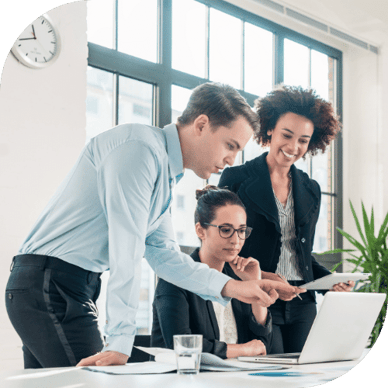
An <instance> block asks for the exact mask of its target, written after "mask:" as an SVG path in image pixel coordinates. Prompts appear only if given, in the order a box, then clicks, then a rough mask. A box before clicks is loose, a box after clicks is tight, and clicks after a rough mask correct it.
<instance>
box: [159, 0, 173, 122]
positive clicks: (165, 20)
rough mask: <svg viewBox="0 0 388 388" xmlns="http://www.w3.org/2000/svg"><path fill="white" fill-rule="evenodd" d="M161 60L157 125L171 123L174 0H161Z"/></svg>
mask: <svg viewBox="0 0 388 388" xmlns="http://www.w3.org/2000/svg"><path fill="white" fill-rule="evenodd" d="M159 20H160V21H159V48H158V50H159V52H160V55H159V60H160V62H161V63H160V65H161V73H160V74H159V77H158V78H159V79H158V82H157V84H156V86H155V96H156V101H155V107H156V111H155V117H156V122H155V125H156V126H159V127H164V126H165V125H167V124H169V123H171V85H172V74H171V73H172V69H171V67H172V0H159Z"/></svg>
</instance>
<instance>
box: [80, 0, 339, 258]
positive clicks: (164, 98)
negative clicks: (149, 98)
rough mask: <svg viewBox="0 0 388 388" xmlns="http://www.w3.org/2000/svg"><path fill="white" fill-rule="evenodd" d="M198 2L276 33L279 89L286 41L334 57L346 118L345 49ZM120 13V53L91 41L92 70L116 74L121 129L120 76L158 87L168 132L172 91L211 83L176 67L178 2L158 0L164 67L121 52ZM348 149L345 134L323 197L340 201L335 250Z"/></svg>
mask: <svg viewBox="0 0 388 388" xmlns="http://www.w3.org/2000/svg"><path fill="white" fill-rule="evenodd" d="M196 1H198V2H199V3H202V4H204V5H205V6H208V7H212V8H215V9H217V10H219V11H222V12H225V13H227V14H229V15H232V16H234V17H237V18H239V19H241V20H242V21H243V22H248V23H251V24H253V25H255V26H257V27H260V28H264V29H266V30H268V31H270V32H272V33H273V34H274V39H273V45H274V50H273V53H274V58H273V64H274V77H273V78H274V80H273V83H274V85H273V86H275V85H279V84H281V83H283V80H284V39H291V40H293V41H295V42H297V43H300V44H303V45H304V46H307V47H308V48H309V49H310V50H311V49H313V50H316V51H319V52H321V53H324V54H326V55H328V56H330V57H332V58H334V59H335V60H336V66H335V71H334V73H335V78H336V79H335V87H336V90H335V101H334V105H335V108H336V112H337V114H338V115H339V117H342V52H341V51H340V50H338V49H335V48H333V47H330V46H328V45H326V44H324V43H322V42H319V41H317V40H315V39H312V38H310V37H307V36H305V35H303V34H300V33H298V32H296V31H293V30H291V29H289V28H287V27H284V26H281V25H279V24H277V23H275V22H273V21H270V20H268V19H265V18H263V17H261V16H258V15H256V14H253V13H251V12H249V11H246V10H243V9H241V8H239V7H237V6H235V5H233V4H230V3H227V2H225V1H223V0H196ZM115 10H116V12H115V23H114V28H115V34H114V36H115V38H114V39H115V42H114V44H113V47H114V49H110V48H107V47H103V46H100V45H98V44H95V43H91V42H88V49H89V56H88V65H89V66H91V67H95V68H98V69H101V70H105V71H108V72H111V73H113V76H114V85H115V88H114V90H113V107H114V108H113V109H114V112H113V117H114V123H115V124H117V120H118V87H117V86H118V77H119V76H125V77H130V78H133V79H137V80H139V81H143V82H148V83H151V84H153V86H154V88H153V89H154V96H153V97H154V98H153V101H154V104H153V123H154V125H156V126H158V127H164V126H165V125H167V124H169V123H171V112H172V110H171V86H172V85H173V84H174V85H177V86H181V87H183V88H187V89H193V88H194V87H196V86H198V85H200V84H202V83H205V82H208V81H209V79H207V78H201V77H197V76H195V75H191V74H187V73H184V72H181V71H179V70H175V69H173V68H172V0H158V16H159V17H158V20H159V23H158V55H157V58H158V63H154V62H150V61H147V60H143V59H140V58H137V57H134V56H131V55H129V54H125V53H122V52H119V51H117V31H118V29H117V19H118V18H117V11H118V0H116V3H115ZM241 60H242V61H244V56H242V58H241ZM242 68H244V63H242ZM239 92H240V93H241V95H242V96H244V97H245V98H246V100H247V102H248V103H249V104H250V105H251V106H253V103H254V100H255V99H256V98H257V96H256V95H253V94H251V93H247V92H245V91H243V90H239ZM342 147H343V146H342V134H341V132H340V133H339V134H338V136H337V138H336V140H335V141H334V143H333V159H334V166H333V189H332V190H333V193H323V195H330V196H332V197H334V198H333V199H334V201H333V202H334V204H333V225H332V229H334V230H333V231H332V238H333V247H331V248H334V247H335V248H341V247H342V244H343V239H342V235H341V234H340V233H339V232H338V231H337V230H336V227H340V228H342V225H343V219H342V209H343V182H342V171H343V165H342ZM329 248H330V247H329ZM339 260H340V258H338V260H337V261H339ZM320 261H321V262H325V261H326V258H325V257H323V256H321V257H320Z"/></svg>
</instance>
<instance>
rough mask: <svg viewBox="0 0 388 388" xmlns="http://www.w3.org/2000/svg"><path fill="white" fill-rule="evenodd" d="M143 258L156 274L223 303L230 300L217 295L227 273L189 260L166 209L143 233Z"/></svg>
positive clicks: (204, 296)
mask: <svg viewBox="0 0 388 388" xmlns="http://www.w3.org/2000/svg"><path fill="white" fill-rule="evenodd" d="M145 258H146V260H147V261H148V263H149V264H150V266H151V268H152V269H153V270H154V271H155V272H156V274H157V275H158V276H159V277H161V278H162V279H164V280H166V281H167V282H169V283H172V284H175V285H176V286H178V287H180V288H183V289H185V290H188V291H191V292H193V293H195V294H197V295H199V296H200V297H201V298H203V299H209V300H213V301H217V302H219V303H221V304H223V305H226V304H227V303H228V301H229V300H230V298H224V297H223V296H222V295H221V291H222V289H223V288H224V286H225V284H226V283H227V282H228V281H229V280H230V277H229V276H227V275H225V274H223V273H221V272H218V271H216V270H215V269H210V268H209V266H208V265H206V264H202V263H197V262H195V261H193V259H192V258H191V257H190V256H189V255H186V254H185V253H183V252H181V251H180V249H179V246H178V244H177V243H176V242H175V239H174V232H173V227H172V222H171V214H170V212H166V213H165V215H164V216H163V219H162V221H161V223H160V225H159V227H158V229H157V230H155V231H154V232H153V233H152V234H151V235H149V236H148V237H147V239H146V251H145Z"/></svg>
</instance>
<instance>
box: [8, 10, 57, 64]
mask: <svg viewBox="0 0 388 388" xmlns="http://www.w3.org/2000/svg"><path fill="white" fill-rule="evenodd" d="M12 52H13V54H14V55H15V56H16V58H17V59H18V60H19V61H20V62H22V63H23V64H24V65H26V66H28V67H33V68H43V67H46V66H48V65H49V64H51V63H53V62H54V60H55V59H56V58H57V56H58V54H59V35H58V33H57V31H56V30H55V28H54V27H53V24H52V23H51V21H50V20H49V19H48V17H47V16H41V17H39V18H38V19H36V20H35V21H34V22H33V23H32V24H30V25H29V26H28V27H27V28H26V29H25V30H24V31H23V32H22V34H21V35H20V36H19V38H18V39H17V40H16V42H15V44H14V45H13V47H12Z"/></svg>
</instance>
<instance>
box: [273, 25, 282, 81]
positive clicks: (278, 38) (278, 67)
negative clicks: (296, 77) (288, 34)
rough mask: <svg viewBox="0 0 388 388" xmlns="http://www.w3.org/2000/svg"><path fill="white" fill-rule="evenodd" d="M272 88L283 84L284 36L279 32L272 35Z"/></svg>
mask: <svg viewBox="0 0 388 388" xmlns="http://www.w3.org/2000/svg"><path fill="white" fill-rule="evenodd" d="M273 36H274V50H273V53H274V59H273V62H274V71H273V74H274V86H277V85H280V84H282V83H283V82H284V35H283V34H282V33H281V32H277V33H274V35H273Z"/></svg>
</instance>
